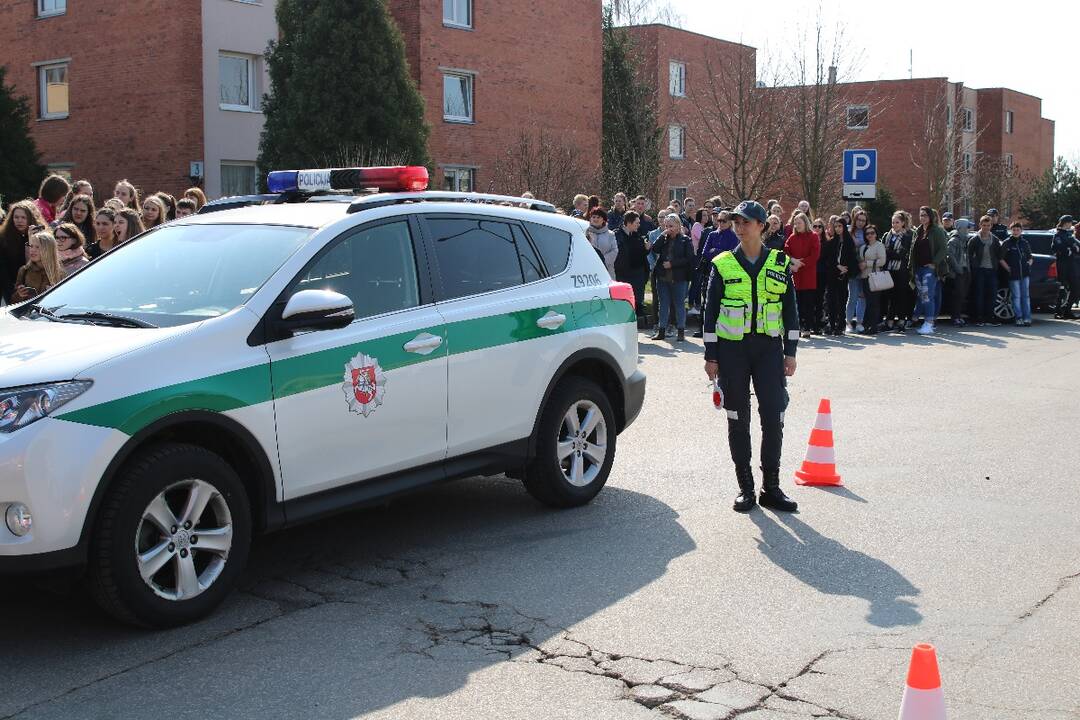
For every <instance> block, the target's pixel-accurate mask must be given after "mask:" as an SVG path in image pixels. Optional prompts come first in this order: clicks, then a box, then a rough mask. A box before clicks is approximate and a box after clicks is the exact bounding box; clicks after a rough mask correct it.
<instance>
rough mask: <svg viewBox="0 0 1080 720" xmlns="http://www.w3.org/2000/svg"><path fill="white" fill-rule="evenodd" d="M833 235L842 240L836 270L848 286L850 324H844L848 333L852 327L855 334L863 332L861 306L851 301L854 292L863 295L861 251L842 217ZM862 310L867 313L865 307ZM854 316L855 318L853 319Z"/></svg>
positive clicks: (834, 225)
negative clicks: (855, 283)
mask: <svg viewBox="0 0 1080 720" xmlns="http://www.w3.org/2000/svg"><path fill="white" fill-rule="evenodd" d="M833 233H834V234H835V235H836V236H838V237H839V238H840V248H839V255H838V257H837V261H836V270H837V273H838V274H839V276H840V279H841V280H843V281H844V283H845V285H846V288H845V290H846V292H847V293H848V296H847V302H846V303H845V306H844V307H845V313H844V318H845V320H846V321H848V322H845V323H844V329H845V331H846V330H847V329H848V327H849V325H850V329H851V330H853V331H854V332H862V331H863V329H864V328H863V324H862V322H861V320H860V319H859V318H860V316H861V313H860V312H858V310H859V306H858V305H857V304H856V305H853V304H852V300H851V293H852V292H853V291H854V292H856V293H858V294H859V295H862V281H861V280H860V279H859V249H858V246H857V245H856V244H855V238H854V237H852V235H851V231H850V230H849V229H848V224H847V223H846V222H844V218H843V216H842V215H841V217H840V219H838V220H837V221H836V222H835V223H833ZM852 280H857V281H858V287H856V286H855V285H854V284H853V283H852ZM856 300H857V298H856ZM863 302H864V303H865V298H864V299H863ZM861 309H862V310H863V311H864V312H865V309H866V308H865V305H864V306H863V307H862V308H861ZM853 311H854V313H853ZM853 314H854V318H853V317H852V315H853Z"/></svg>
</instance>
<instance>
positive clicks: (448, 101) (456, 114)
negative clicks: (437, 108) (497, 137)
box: [443, 72, 473, 122]
mask: <svg viewBox="0 0 1080 720" xmlns="http://www.w3.org/2000/svg"><path fill="white" fill-rule="evenodd" d="M443 120H446V121H447V122H472V121H473V76H472V73H451V72H447V73H443Z"/></svg>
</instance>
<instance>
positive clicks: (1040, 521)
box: [0, 316, 1080, 720]
mask: <svg viewBox="0 0 1080 720" xmlns="http://www.w3.org/2000/svg"><path fill="white" fill-rule="evenodd" d="M642 337H643V341H642V343H641V365H642V368H643V369H644V370H645V372H646V373H648V376H649V388H648V395H647V399H646V405H645V408H644V410H643V412H642V414H641V416H640V417H639V419H638V420H637V422H636V423H635V424H634V425H633V426H632V427H631V428H630V429H629V430H627V432H625V433H624V434H623V435H622V436H620V437H619V438H618V449H617V459H616V462H615V467H614V470H613V473H612V476H611V480H610V481H609V484H608V486H607V487H606V488H605V489H604V491H603V492H602V493H601V494H600V496H599V497H598V498H597V499H596V500H595V501H594V502H593V503H592V504H591V505H589V506H587V507H585V508H580V509H577V510H570V511H561V512H552V511H549V510H546V509H545V508H543V507H541V506H539V505H537V504H536V503H535V502H533V501H532V500H531V499H530V498H529V497H528V496H527V495H526V494H525V493H524V491H523V490H522V489H521V487H520V485H519V483H517V482H515V481H513V480H508V479H506V478H503V477H497V478H484V479H472V480H465V481H461V482H457V483H453V484H449V485H444V486H441V487H437V488H432V489H429V490H426V491H423V492H421V493H418V494H416V495H413V496H410V497H408V498H405V499H402V500H399V501H396V502H394V503H392V504H391V505H389V506H387V507H381V508H373V509H369V510H363V511H358V512H353V513H349V514H345V515H341V516H338V517H335V518H333V519H331V520H327V521H323V522H320V523H317V524H314V525H309V526H306V527H302V528H298V529H294V530H289V531H285V532H282V533H278V534H276V535H272V536H269V537H266V538H262V539H260V540H259V541H258V542H257V543H256V546H255V548H254V550H253V558H252V563H251V567H250V570H249V571H248V572H247V573H246V575H245V577H244V580H243V583H242V589H241V590H240V591H239V592H237V593H235V594H234V595H233V596H232V597H231V599H230V600H229V601H228V602H227V603H226V604H225V605H224V606H223V607H222V608H221V609H220V611H219V612H218V613H217V614H216V615H215V616H214V617H212V618H211V619H209V620H207V621H205V622H202V623H199V624H197V625H194V626H190V627H186V628H180V629H176V630H172V631H168V632H161V633H150V632H145V631H139V630H134V629H131V628H127V627H124V626H121V625H118V624H116V623H114V622H112V621H110V620H109V619H107V618H105V617H103V616H102V615H101V614H100V613H99V612H98V611H97V610H96V609H95V608H94V607H93V606H92V605H90V604H89V601H88V600H86V599H85V597H84V596H83V595H81V594H80V593H79V591H78V590H77V589H76V590H69V591H61V590H53V589H49V588H43V587H41V586H40V584H38V583H31V582H28V581H23V580H10V581H8V580H6V581H5V582H4V583H3V585H2V588H3V592H2V593H0V617H2V618H3V624H2V626H0V668H2V672H0V720H2V719H6V718H20V720H21V719H24V718H117V719H119V718H148V717H167V718H169V720H182V719H184V718H198V719H200V720H202V719H205V718H212V717H215V718H216V717H221V718H260V719H262V718H269V717H289V718H294V717H303V718H329V719H334V720H337V719H344V718H352V717H358V716H363V717H366V718H379V719H380V720H383V719H386V720H389V719H391V718H394V719H397V718H402V719H404V718H419V717H437V718H440V720H455V719H457V718H462V719H465V718H468V719H470V720H475V719H477V718H499V719H500V720H511V719H517V718H522V719H524V718H537V719H541V718H542V719H543V720H554V719H557V718H574V719H582V718H605V719H606V718H641V719H648V718H653V719H655V720H659V719H660V718H665V717H677V718H690V719H693V720H698V719H706V718H713V719H718V718H733V717H739V718H746V719H748V720H763V719H765V718H774V719H776V720H794V719H796V718H811V717H827V718H848V719H858V720H869V719H871V718H873V719H877V718H882V719H884V718H890V719H891V718H895V717H896V716H897V711H898V708H899V702H900V696H901V692H902V689H903V684H904V678H905V674H906V668H907V662H908V658H909V656H910V652H911V647H912V645H914V644H915V643H917V642H924V641H925V642H932V643H934V644H935V645H936V646H937V648H938V658H939V662H940V665H941V672H942V679H943V685H944V691H945V696H946V701H947V705H948V711H949V718H950V720H959V719H967V720H975V719H976V718H977V719H979V720H986V719H987V718H993V719H994V720H1014V719H1015V720H1020V719H1021V718H1023V719H1024V720H1029V719H1031V718H1039V719H1040V720H1065V719H1072V720H1076V719H1077V718H1080V686H1078V684H1077V682H1076V678H1077V677H1080V654H1078V653H1077V652H1076V648H1077V647H1080V617H1078V609H1080V552H1078V547H1080V542H1078V541H1080V483H1078V482H1077V480H1078V478H1080V470H1078V469H1080V445H1078V444H1077V443H1076V441H1075V437H1076V431H1077V429H1078V428H1080V402H1078V388H1080V383H1078V382H1077V379H1078V374H1080V324H1078V323H1068V322H1064V321H1053V320H1049V319H1046V316H1038V317H1037V324H1036V325H1035V326H1034V327H1032V328H1014V327H1001V328H972V329H966V330H962V331H954V330H949V329H945V330H944V331H943V332H941V334H939V335H937V336H935V337H930V338H923V337H918V336H915V335H914V334H910V335H907V336H902V337H898V336H879V337H878V338H876V339H874V338H862V337H846V338H843V339H833V338H829V339H820V338H819V339H815V340H813V341H811V342H809V343H803V345H802V347H801V349H800V352H799V368H798V372H797V374H796V376H795V377H794V378H792V380H791V383H790V387H789V389H790V393H791V406H790V408H789V409H788V412H787V418H786V438H785V447H784V471H783V477H784V483H785V489H786V490H787V491H788V493H789V494H790V495H792V496H793V497H794V498H795V499H796V500H798V501H799V503H800V512H799V513H798V514H797V515H783V514H778V513H773V512H771V511H762V510H760V509H756V510H755V511H754V512H753V513H751V514H750V515H749V516H744V515H738V514H736V513H734V512H732V511H731V502H732V500H733V497H734V495H735V492H736V486H735V480H734V477H733V472H732V469H731V467H730V461H729V460H728V455H727V445H726V433H725V427H724V424H725V421H724V420H723V418H722V416H721V415H720V414H718V413H717V412H716V411H715V410H714V409H713V408H712V405H711V403H710V394H709V388H708V385H707V383H706V379H705V375H704V372H703V369H702V357H701V352H700V344H698V341H695V342H690V341H687V342H685V343H681V344H678V345H676V344H674V343H670V342H658V343H653V342H651V341H648V340H644V337H645V336H644V335H643V336H642ZM822 397H828V398H830V400H831V401H832V409H833V422H834V426H835V437H836V445H837V456H838V464H839V470H840V472H841V474H842V475H843V479H844V487H843V488H839V489H829V490H826V489H818V488H798V487H795V486H794V485H793V483H791V482H790V478H791V474H792V472H793V471H794V469H795V468H797V467H798V465H799V463H800V462H801V461H802V459H803V455H804V453H805V450H806V442H807V438H808V436H809V431H810V428H811V426H812V425H813V421H814V416H815V413H816V410H817V405H818V400H819V399H820V398H822ZM754 425H755V428H756V426H757V423H756V420H755V422H754ZM755 432H756V430H755Z"/></svg>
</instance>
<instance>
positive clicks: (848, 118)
mask: <svg viewBox="0 0 1080 720" xmlns="http://www.w3.org/2000/svg"><path fill="white" fill-rule="evenodd" d="M852 110H854V111H855V112H860V111H864V112H866V124H864V125H852V124H851V112H852ZM844 122H845V124H846V125H847V129H848V130H866V129H868V128H869V127H870V106H869V105H848V106H847V111H846V112H845V115H844Z"/></svg>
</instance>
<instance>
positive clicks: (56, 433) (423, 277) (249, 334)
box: [0, 168, 645, 627]
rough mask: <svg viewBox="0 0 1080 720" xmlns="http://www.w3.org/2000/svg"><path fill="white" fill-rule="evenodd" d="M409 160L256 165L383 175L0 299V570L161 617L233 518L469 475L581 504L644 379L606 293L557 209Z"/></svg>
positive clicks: (355, 499)
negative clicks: (325, 166)
mask: <svg viewBox="0 0 1080 720" xmlns="http://www.w3.org/2000/svg"><path fill="white" fill-rule="evenodd" d="M366 173H367V174H366ZM369 175H370V177H369ZM426 177H427V175H426V171H424V169H423V168H396V169H385V168H384V169H379V170H378V171H371V172H370V173H368V171H366V170H364V169H348V170H335V171H332V172H331V171H322V172H306V173H297V172H295V171H294V172H291V173H289V172H285V173H271V180H272V181H273V182H271V187H272V189H276V190H279V191H281V192H282V193H283V194H282V195H281V198H290V199H296V196H297V191H303V190H305V189H307V190H311V189H319V188H322V189H326V188H337V187H340V186H342V185H347V186H349V187H371V186H375V187H379V188H381V189H383V190H387V189H390V190H399V189H405V190H408V191H407V192H391V193H378V194H368V195H362V196H356V197H346V198H342V197H336V198H335V197H327V198H318V197H310V198H308V199H307V201H306V202H282V203H278V204H260V205H253V206H248V207H239V208H236V209H228V210H222V211H219V212H210V213H202V214H199V215H195V216H193V217H189V218H184V219H183V220H180V221H176V222H172V223H169V224H167V225H164V226H161V227H159V228H156V229H154V230H152V231H150V232H147V233H145V234H143V235H140V236H139V237H137V238H135V239H133V240H131V241H130V242H128V243H125V244H124V245H121V246H119V247H118V248H116V249H114V250H113V251H111V252H109V253H106V254H105V255H104V256H103V257H101V258H99V259H98V260H97V261H95V262H93V263H91V264H90V265H89V266H87V267H86V268H84V269H83V270H81V271H79V272H77V273H76V274H74V275H72V276H71V277H70V278H68V279H67V280H66V281H64V282H62V283H60V284H58V285H57V286H56V287H54V288H52V289H51V290H49V291H47V292H46V293H44V294H42V295H40V296H38V297H36V298H34V299H33V300H32V301H30V302H27V303H23V304H22V305H17V306H13V307H10V308H6V309H4V310H2V311H0V515H2V516H3V517H4V522H2V523H0V571H2V572H6V573H12V572H15V573H24V572H30V571H39V570H46V569H52V568H57V567H66V566H83V567H86V569H87V571H88V572H87V577H88V580H89V585H90V587H91V589H92V590H93V593H94V595H95V597H96V598H97V599H98V600H99V602H100V603H101V604H102V606H103V607H104V608H105V609H106V610H108V611H109V612H111V613H112V614H113V615H115V616H116V617H119V618H121V619H123V620H126V621H129V622H133V623H138V624H142V625H147V626H157V627H162V626H170V625H175V624H179V623H183V622H187V621H190V620H192V619H195V618H198V617H201V616H204V615H206V614H208V613H209V612H211V611H212V610H213V609H214V607H215V606H216V605H217V604H218V603H220V602H221V601H222V599H223V598H224V597H225V596H226V595H227V594H228V593H229V591H230V589H231V588H232V587H233V586H234V584H235V583H236V581H237V578H238V576H239V574H240V572H241V571H242V570H243V567H244V564H245V560H246V558H247V555H248V549H249V546H250V544H251V540H252V536H253V535H255V534H258V533H262V532H266V531H271V530H274V529H277V528H281V527H283V526H286V525H292V524H295V523H300V522H306V521H311V520H315V519H318V518H321V517H323V516H325V515H327V514H329V513H332V512H335V511H339V510H343V509H346V508H351V507H356V506H359V505H363V504H365V503H369V502H372V501H375V500H379V499H384V498H387V497H389V496H392V495H395V494H398V493H401V492H405V491H408V490H411V489H414V488H417V487H420V486H424V485H428V484H431V483H436V482H441V481H444V480H451V479H455V478H460V477H466V476H471V475H490V474H498V473H503V472H505V473H507V474H508V475H511V476H513V477H518V478H521V479H522V480H523V482H524V485H525V488H526V489H527V490H528V492H529V493H531V494H532V495H533V496H534V497H536V498H537V499H538V500H540V501H541V502H544V503H546V504H548V505H551V506H554V507H570V506H576V505H581V504H583V503H586V502H588V501H589V500H591V499H592V498H593V497H594V496H595V495H596V493H598V492H599V491H600V489H601V487H603V485H604V483H605V482H606V480H607V478H608V474H609V472H610V470H611V465H612V461H613V460H614V457H615V441H616V435H617V434H618V433H619V432H621V431H622V430H623V429H625V428H626V427H627V426H628V425H629V424H630V423H631V422H633V420H634V419H635V417H636V416H637V414H638V411H639V410H640V408H641V404H642V402H643V399H644V394H645V377H644V375H643V374H642V373H641V372H640V371H639V370H638V369H637V326H636V322H635V315H634V307H633V294H632V291H631V290H630V288H629V286H626V285H622V284H619V283H613V282H612V281H611V279H610V278H609V276H608V274H607V272H606V270H605V268H604V263H603V262H602V260H601V259H600V258H599V257H598V255H597V254H596V253H595V252H594V251H593V249H592V247H591V246H590V245H589V244H588V241H587V240H586V238H585V234H584V230H583V224H582V223H581V222H580V221H578V220H575V219H572V218H566V217H562V216H559V215H557V214H555V213H553V212H550V210H551V207H550V206H549V205H546V204H544V203H540V202H535V201H522V200H521V199H520V198H514V199H511V198H503V197H498V196H480V195H472V194H468V195H466V194H457V193H434V192H423V191H419V188H421V187H426ZM421 178H422V180H423V182H422V183H421V182H420V179H421ZM320 199H322V200H324V201H323V202H318V201H317V200H320ZM470 201H471V202H470ZM510 201H512V202H514V205H513V206H509V205H507V203H508V202H510ZM523 204H524V205H527V206H526V207H523ZM545 210H546V211H545Z"/></svg>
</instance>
